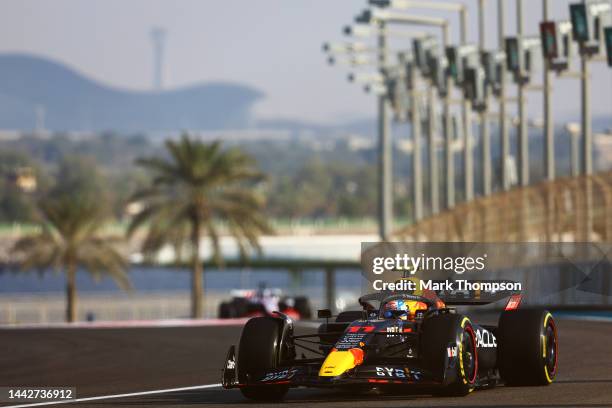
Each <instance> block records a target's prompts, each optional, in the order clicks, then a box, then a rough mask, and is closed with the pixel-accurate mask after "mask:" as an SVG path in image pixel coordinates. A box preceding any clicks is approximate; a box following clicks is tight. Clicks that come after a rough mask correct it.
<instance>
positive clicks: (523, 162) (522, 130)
mask: <svg viewBox="0 0 612 408" xmlns="http://www.w3.org/2000/svg"><path fill="white" fill-rule="evenodd" d="M516 37H517V39H518V41H519V42H522V41H523V0H516ZM525 86H526V84H525V83H524V82H523V81H519V82H518V116H519V124H518V147H519V180H520V184H521V186H523V187H524V186H526V185H528V184H529V139H528V130H527V112H526V109H527V106H526V100H525Z"/></svg>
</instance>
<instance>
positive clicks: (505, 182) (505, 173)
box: [497, 0, 510, 191]
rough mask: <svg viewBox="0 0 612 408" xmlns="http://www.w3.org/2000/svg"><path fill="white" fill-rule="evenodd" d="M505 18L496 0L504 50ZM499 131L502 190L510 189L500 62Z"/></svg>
mask: <svg viewBox="0 0 612 408" xmlns="http://www.w3.org/2000/svg"><path fill="white" fill-rule="evenodd" d="M505 24H506V20H505V16H504V0H497V30H498V32H497V37H498V42H499V48H500V49H501V50H504V51H505V48H506V42H505V41H504V38H505V35H506V33H505V31H506V27H505ZM499 133H500V139H501V140H500V145H501V171H502V188H503V190H504V191H507V190H509V189H510V168H509V166H508V160H509V159H510V136H509V134H508V124H507V123H506V66H505V64H502V67H501V72H500V87H499Z"/></svg>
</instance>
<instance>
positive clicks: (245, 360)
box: [236, 317, 290, 401]
mask: <svg viewBox="0 0 612 408" xmlns="http://www.w3.org/2000/svg"><path fill="white" fill-rule="evenodd" d="M285 324H286V323H285V322H284V321H283V320H281V319H277V318H273V317H255V318H252V319H250V320H249V321H248V322H247V323H246V324H245V326H244V328H243V329H242V335H241V336H240V345H239V349H238V359H237V361H236V363H237V368H238V382H239V383H241V384H249V383H252V382H253V381H256V380H257V379H258V378H260V377H261V376H262V375H263V374H264V373H265V372H268V371H273V370H275V369H277V368H278V367H279V366H280V364H281V361H282V359H283V357H287V354H288V352H287V351H286V350H285V352H284V353H283V350H282V347H283V346H284V345H285V342H284V341H282V340H283V333H284V332H285V330H284V329H285ZM289 357H290V356H289ZM288 390H289V387H287V386H285V385H263V386H257V385H246V386H244V387H242V388H240V391H241V392H242V395H244V396H245V397H246V398H248V399H252V400H255V401H279V400H282V399H283V397H284V396H285V394H286V393H287V391H288Z"/></svg>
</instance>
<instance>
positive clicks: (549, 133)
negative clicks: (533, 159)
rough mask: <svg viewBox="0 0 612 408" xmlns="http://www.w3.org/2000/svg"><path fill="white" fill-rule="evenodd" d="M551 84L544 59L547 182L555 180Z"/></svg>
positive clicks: (544, 5)
mask: <svg viewBox="0 0 612 408" xmlns="http://www.w3.org/2000/svg"><path fill="white" fill-rule="evenodd" d="M542 17H543V20H544V21H548V17H549V13H548V0H542ZM551 82H552V74H551V72H550V61H549V60H548V58H544V137H545V140H546V148H545V149H544V167H545V169H546V170H545V171H546V180H548V181H552V180H554V179H555V125H554V123H553V116H552V109H551V100H552V84H551Z"/></svg>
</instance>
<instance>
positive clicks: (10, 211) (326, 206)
mask: <svg viewBox="0 0 612 408" xmlns="http://www.w3.org/2000/svg"><path fill="white" fill-rule="evenodd" d="M328 144H329V146H322V145H321V144H320V143H319V144H313V143H312V142H308V141H300V140H257V141H240V142H233V143H232V142H230V143H226V145H225V146H224V147H229V146H232V145H233V147H236V145H237V147H239V148H240V149H241V150H242V151H244V152H245V153H247V154H249V155H251V156H252V157H253V158H254V159H255V160H256V162H257V165H258V167H259V168H260V169H261V170H262V172H264V173H265V174H266V175H267V176H268V177H267V179H266V182H265V183H262V184H261V185H260V187H259V188H260V189H262V190H263V191H262V193H263V194H264V195H265V196H266V199H267V204H266V208H265V213H266V215H267V216H268V217H269V218H270V219H271V220H272V221H273V222H277V223H280V224H282V223H290V222H306V221H317V222H319V223H325V222H336V221H337V220H338V219H343V220H344V221H346V222H350V221H351V220H359V221H364V220H372V221H373V217H374V215H375V214H376V180H375V175H376V172H375V165H374V164H373V163H375V152H374V150H373V148H355V147H353V146H351V145H350V143H348V142H347V141H346V140H333V141H330V142H329V143H328ZM166 154H167V153H166V152H165V149H164V146H163V144H162V143H160V142H159V141H156V140H155V139H151V138H148V137H145V136H143V135H138V134H136V135H120V134H116V133H102V134H93V135H90V136H89V137H78V138H77V137H73V136H71V135H69V134H61V133H58V134H54V135H52V136H51V137H45V138H41V137H39V136H37V135H35V134H32V135H24V136H22V137H20V138H17V139H13V140H0V224H8V223H11V224H13V223H19V224H29V223H31V222H33V220H34V219H33V208H32V205H31V201H32V200H29V199H28V195H37V196H38V195H42V194H44V193H45V192H46V191H48V190H49V189H50V188H52V187H53V186H54V185H55V184H56V182H55V180H57V179H61V180H63V181H70V183H84V184H85V186H82V187H85V188H87V189H92V190H95V191H97V192H98V193H99V194H100V199H101V200H104V201H105V202H107V203H108V206H109V208H110V209H111V210H112V212H113V215H114V216H115V218H116V220H118V221H120V222H123V221H126V203H127V201H128V199H129V197H130V196H131V194H133V193H134V192H135V191H137V190H139V189H141V188H143V187H144V186H146V185H147V184H148V183H149V181H150V180H149V177H150V175H148V174H147V173H146V172H145V171H144V170H143V169H142V168H139V167H138V166H137V165H136V164H135V161H136V159H138V158H140V157H149V156H164V155H166ZM399 156H400V157H399V161H398V163H399V164H398V169H397V171H398V172H399V173H400V174H401V173H402V169H408V168H409V162H407V161H406V160H405V161H403V163H402V161H401V160H402V157H401V156H402V154H401V152H400V153H399ZM24 170H27V171H26V175H33V176H34V177H35V179H36V188H35V190H32V191H31V192H28V191H27V189H25V191H24V189H23V188H20V187H19V183H18V182H17V181H18V178H19V177H22V176H23V172H24ZM70 183H68V184H67V185H69V184H70ZM64 184H66V183H64ZM407 191H409V185H406V186H401V185H397V186H396V196H397V202H398V203H400V202H404V203H406V202H408V200H405V199H404V198H405V197H406V192H407ZM396 207H397V211H398V215H399V216H400V217H403V216H406V215H407V214H409V211H410V208H409V204H404V205H399V204H398V205H397V206H396ZM374 227H375V226H374V223H373V222H372V229H373V230H374Z"/></svg>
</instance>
